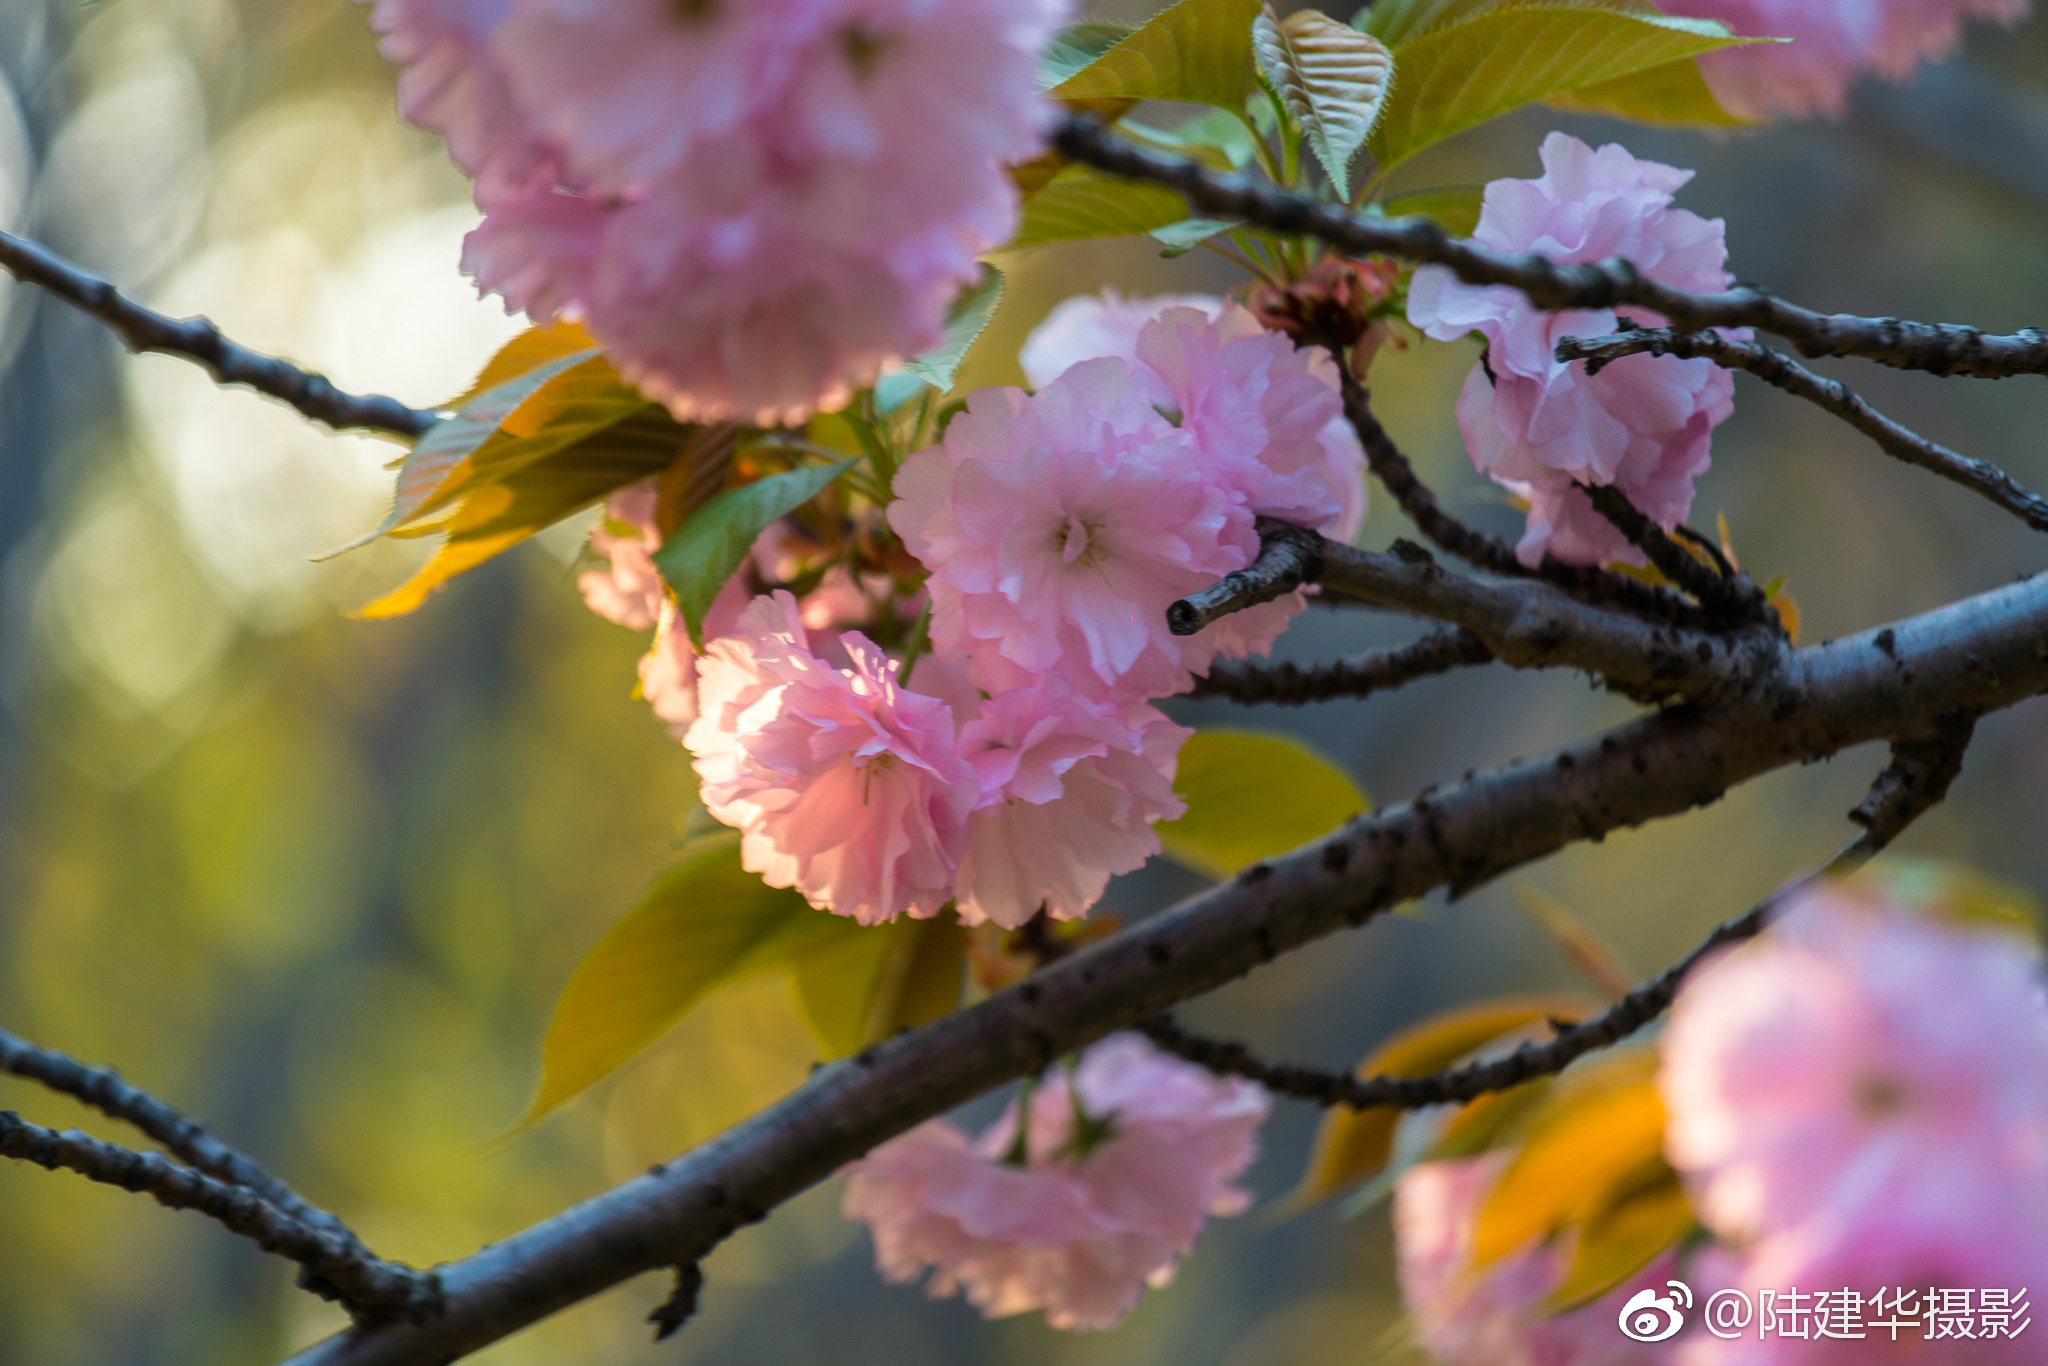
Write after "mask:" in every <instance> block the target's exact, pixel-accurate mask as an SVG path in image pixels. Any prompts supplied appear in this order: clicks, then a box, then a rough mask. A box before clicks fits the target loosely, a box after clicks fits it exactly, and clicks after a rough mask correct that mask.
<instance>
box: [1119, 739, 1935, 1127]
mask: <svg viewBox="0 0 2048 1366" xmlns="http://www.w3.org/2000/svg"><path fill="white" fill-rule="evenodd" d="M1969 738H1970V726H1969V725H1968V724H1967V723H1965V724H1962V725H1960V726H1957V727H1954V728H1951V729H1950V730H1948V731H1946V732H1944V733H1942V734H1940V735H1938V736H1935V737H1932V738H1929V739H1923V740H1914V741H1902V742H1900V743H1897V744H1895V745H1894V746H1893V747H1892V759H1891V762H1890V763H1889V764H1887V765H1886V766H1885V769H1884V772H1882V773H1880V774H1879V775H1878V777H1877V780H1876V781H1875V782H1874V783H1873V784H1872V786H1871V790H1870V795H1869V796H1868V797H1866V798H1865V799H1864V801H1863V804H1862V805H1861V806H1859V807H1857V808H1856V810H1855V811H1853V812H1851V813H1850V816H1851V819H1853V820H1855V821H1857V822H1858V823H1859V824H1861V825H1863V826H1864V831H1863V833H1862V834H1860V835H1858V836H1857V837H1856V838H1855V839H1853V840H1851V841H1849V843H1847V844H1845V845H1844V846H1842V848H1841V850H1840V851H1839V852H1838V853H1836V855H1835V856H1834V857H1833V858H1832V859H1830V860H1829V861H1828V862H1827V863H1826V864H1825V865H1823V866H1822V867H1821V868H1819V869H1817V870H1815V871H1814V872H1811V873H1808V874H1807V875H1806V876H1804V877H1802V878H1799V879H1798V880H1797V881H1795V882H1792V883H1789V884H1787V885H1786V886H1784V887H1781V888H1779V889H1778V890H1777V891H1775V892H1773V893H1771V894H1770V895H1769V896H1767V897H1765V898H1764V899H1763V900H1762V901H1759V902H1758V903H1757V904H1756V905H1754V906H1752V907H1750V908H1749V909H1748V910H1746V911H1744V912H1743V913H1742V914H1741V915H1739V916H1736V917H1735V918H1734V919H1733V920H1729V921H1725V922H1723V923H1722V924H1720V925H1717V926H1715V928H1714V930H1713V932H1712V933H1711V934H1709V935H1708V936H1707V937H1706V938H1705V939H1703V940H1702V941H1700V943H1699V944H1698V945H1697V946H1696V947H1695V948H1694V949H1693V950H1692V952H1690V953H1688V954H1686V956H1685V957H1683V958H1681V959H1680V960H1679V961H1678V962H1677V963H1675V964H1673V965H1672V966H1671V967H1669V968H1667V969H1665V970H1664V971H1663V972H1661V973H1659V974H1657V976H1655V977H1652V978H1651V979H1650V980H1648V981H1647V982H1644V983H1642V984H1641V985H1639V986H1637V987H1635V988H1634V989H1633V990H1631V991H1630V992H1629V993H1628V994H1627V995H1625V996H1623V997H1622V998H1621V999H1620V1000H1619V1001H1617V1002H1615V1003H1614V1004H1613V1005H1612V1006H1610V1007H1608V1008H1607V1009H1606V1010H1604V1011H1602V1012H1601V1013H1600V1014H1598V1015H1596V1016H1594V1017H1593V1018H1592V1019H1589V1020H1584V1021H1581V1022H1580V1023H1577V1024H1574V1025H1571V1026H1570V1027H1568V1028H1564V1029H1560V1030H1559V1031H1558V1032H1557V1034H1556V1035H1555V1036H1554V1037H1552V1038H1550V1039H1548V1040H1546V1041H1545V1042H1543V1043H1526V1044H1523V1045H1522V1046H1521V1047H1520V1048H1517V1049H1516V1050H1515V1051H1514V1052H1512V1053H1509V1054H1506V1055H1505V1056H1503V1057H1499V1058H1491V1059H1488V1060H1486V1061H1483V1062H1475V1063H1470V1064H1467V1065H1466V1066H1464V1067H1455V1068H1451V1069H1448V1070H1446V1071H1442V1072H1434V1073H1431V1074H1430V1075H1428V1076H1424V1077H1400V1076H1375V1077H1357V1076H1353V1075H1352V1074H1350V1073H1349V1072H1330V1071H1325V1070H1323V1069H1320V1068H1313V1067H1298V1066H1295V1065H1294V1064H1292V1063H1276V1062H1268V1061H1266V1060H1265V1059H1263V1058H1260V1057H1258V1056H1257V1055H1256V1054H1254V1053H1253V1052H1252V1051H1251V1050H1250V1049H1248V1048H1246V1047H1245V1046H1244V1045H1243V1044H1238V1043H1229V1042H1225V1041H1222V1040H1217V1039H1207V1038H1203V1037H1202V1036H1201V1035H1199V1034H1192V1033H1190V1032H1188V1031H1187V1030H1185V1029H1183V1028H1181V1027H1180V1025H1178V1024H1176V1023H1175V1022H1174V1021H1173V1019H1172V1018H1171V1017H1170V1016H1166V1015H1156V1016H1154V1017H1152V1018H1151V1019H1149V1020H1146V1021H1144V1022H1142V1023H1140V1024H1139V1025H1138V1026H1137V1028H1138V1029H1139V1030H1140V1031H1142V1032H1143V1033H1144V1035H1145V1036H1146V1037H1147V1038H1149V1039H1151V1040H1152V1042H1153V1043H1155V1044H1157V1045H1158V1046H1159V1047H1161V1048H1163V1049H1165V1050H1166V1051H1167V1052H1169V1053H1172V1054H1174V1055H1176V1056H1178V1057H1181V1058H1185V1059H1186V1060H1187V1061H1189V1062H1192V1063H1195V1064H1197V1065H1198V1066H1201V1067H1206V1068H1208V1069H1209V1070H1210V1071H1212V1072H1215V1073H1218V1074H1220V1075H1224V1076H1236V1077H1246V1078H1249V1079H1250V1080H1252V1081H1256V1082H1258V1083H1259V1084H1260V1085H1261V1086H1264V1087H1265V1088H1266V1089H1267V1090H1269V1091H1273V1092H1275V1093H1277V1094H1279V1095H1285V1096H1292V1097H1294V1098H1295V1099H1297V1100H1307V1101H1313V1102H1314V1103H1316V1104H1318V1105H1324V1106H1332V1105H1345V1106H1349V1107H1351V1108H1352V1109H1354V1110H1363V1109H1370V1108H1373V1107H1377V1106H1391V1107H1396V1108H1400V1109H1406V1110H1413V1109H1418V1108H1420V1107H1422V1106H1425V1105H1442V1104H1446V1103H1448V1102H1452V1101H1467V1100H1471V1099H1473V1098H1474V1097H1477V1096H1481V1095H1485V1094H1486V1093H1487V1092H1490V1091H1505V1090H1507V1089H1508V1088H1510V1087H1514V1086H1520V1085H1522V1084H1523V1083H1524V1082H1528V1081H1533V1080H1535V1079H1536V1078H1537V1077H1544V1076H1552V1075H1554V1074H1556V1073H1558V1072H1562V1071H1563V1070H1564V1069H1565V1068H1566V1067H1568V1066H1570V1065H1571V1064H1572V1063H1573V1062H1576V1061H1577V1060H1578V1059H1580V1058H1582V1057H1584V1056H1585V1055H1586V1054H1588V1053H1592V1052H1595V1051H1597V1050H1599V1049H1602V1048H1606V1047H1609V1046H1610V1045H1613V1044H1616V1043H1619V1042H1621V1041H1622V1040H1623V1039H1625V1038H1627V1037H1628V1036H1629V1035H1631V1034H1633V1033H1635V1032H1636V1031H1637V1030H1638V1029H1641V1028H1642V1027H1643V1026H1644V1025H1646V1024H1648V1023H1650V1021H1652V1020H1654V1019H1656V1018H1657V1017H1658V1016H1659V1015H1662V1014H1663V1013H1664V1012H1665V1011H1666V1010H1668V1009H1670V1008H1671V1003H1672V1001H1673V1000H1675V999H1676V998H1677V996H1678V989H1679V987H1680V986H1681V985H1683V983H1684V982H1685V979H1686V977H1687V976H1689V975H1690V974H1691V973H1692V972H1693V970H1694V969H1695V968H1697V967H1698V966H1699V965H1700V964H1701V963H1702V962H1704V961H1705V960H1706V959H1707V958H1708V957H1709V956H1710V955H1712V954H1713V953H1715V952H1716V951H1718V950H1720V949H1723V948H1725V947H1727V946H1728V945H1730V944H1735V943H1740V942H1741V941H1742V940H1745V939H1750V938H1753V937H1755V936H1756V935H1757V934H1758V933H1760V932H1761V931H1762V930H1763V928H1764V927H1765V926H1766V925H1767V924H1769V923H1770V921H1771V919H1772V918H1773V916H1775V914H1776V913H1777V911H1778V909H1779V908H1780V907H1782V906H1783V905H1785V904H1786V903H1787V902H1788V901H1790V900H1791V899H1792V898H1793V897H1794V896H1795V895H1796V894H1798V893H1799V892H1801V891H1803V890H1805V889H1806V888H1807V887H1809V886H1811V885H1813V884H1814V883H1815V882H1817V881H1819V880H1821V879H1823V878H1829V877H1841V876H1844V875H1846V874H1848V873H1851V872H1854V871H1855V870H1856V869H1857V868H1860V867H1862V866H1863V865H1864V864H1865V863H1868V862H1869V861H1870V860H1871V859H1872V858H1873V857H1874V856H1876V854H1877V853H1878V851H1880V850H1882V849H1883V848H1884V847H1885V846H1886V845H1887V844H1890V843H1891V842H1892V841H1893V840H1894V839H1896V838H1897V837H1898V835H1899V833H1900V832H1901V831H1903V830H1904V829H1905V828H1906V827H1907V826H1908V825H1910V824H1912V823H1913V821H1914V820H1916V819H1918V818H1919V817H1920V816H1921V815H1922V814H1924V813H1925V812H1926V811H1928V810H1929V809H1930V808H1932V807H1933V806H1935V805H1936V804H1937V803H1939V802H1940V801H1941V800H1942V798H1943V797H1945V796H1946V795H1947V794H1948V788H1949V784H1950V783H1951V782H1953V781H1954V780H1955V776H1956V774H1957V773H1959V772H1960V771H1961V769H1962V761H1963V752H1964V750H1965V749H1967V748H1968V746H1969Z"/></svg>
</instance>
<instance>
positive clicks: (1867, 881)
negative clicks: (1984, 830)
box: [1849, 854, 2043, 939]
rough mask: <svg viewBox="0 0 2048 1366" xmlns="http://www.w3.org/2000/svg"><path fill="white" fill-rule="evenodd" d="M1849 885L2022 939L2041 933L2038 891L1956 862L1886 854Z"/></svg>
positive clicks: (1859, 873)
mask: <svg viewBox="0 0 2048 1366" xmlns="http://www.w3.org/2000/svg"><path fill="white" fill-rule="evenodd" d="M1849 885H1850V886H1851V887H1855V888H1862V889H1866V890H1869V891H1873V892H1876V893H1877V894H1879V895H1880V896H1883V897H1884V898H1885V899H1887V900H1889V901H1897V902H1903V903H1904V904H1905V905H1907V906H1909V907H1911V908H1912V909H1914V910H1916V911H1918V912H1920V913H1921V914H1922V915H1931V916H1934V917H1936V918H1938V919H1941V920H1948V921H1952V922H1955V923H1957V924H1962V925H1974V926H1976V927H1978V928H1981V929H1994V930H2005V931H2008V932H2010V933H2012V934H2016V935H2019V936H2020V937H2022V938H2026V939H2038V938H2039V936H2040V933H2041V926H2042V924H2043V917H2042V908H2041V899H2040V898H2039V897H2038V896H2036V895H2034V893H2032V892H2030V891H2028V890H2027V889H2026V888H2024V887H2021V886H2018V885H2017V884H2014V883H2010V882H2004V881H2001V880H2000V879H1998V878H1994V877H1990V876H1987V875H1986V874H1984V873H1980V872H1978V871H1976V870H1975V869H1973V868H1965V867H1963V866H1961V865H1960V864H1954V863H1944V862H1942V861H1941V860H1939V859H1918V858H1906V857H1903V856H1901V855H1898V854H1887V855H1885V856H1884V857H1883V858H1881V859H1879V860H1877V861H1876V862H1875V863H1872V864H1870V865H1868V866H1867V867H1865V868H1864V869H1863V870H1862V871H1860V872H1858V873H1857V874H1856V875H1855V876H1854V877H1852V878H1850V879H1849Z"/></svg>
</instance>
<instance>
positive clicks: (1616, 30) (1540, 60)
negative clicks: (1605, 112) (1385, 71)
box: [1368, 4, 1754, 170]
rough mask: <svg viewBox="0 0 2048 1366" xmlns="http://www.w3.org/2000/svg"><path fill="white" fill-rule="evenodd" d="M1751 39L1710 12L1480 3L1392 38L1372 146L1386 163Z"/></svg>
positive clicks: (1386, 166)
mask: <svg viewBox="0 0 2048 1366" xmlns="http://www.w3.org/2000/svg"><path fill="white" fill-rule="evenodd" d="M1751 41H1754V40H1752V39H1746V38H1735V37H1732V36H1730V35H1729V33H1728V30H1727V29H1725V28H1723V27H1722V26H1721V25H1719V24H1716V23H1713V22H1711V21H1709V20H1705V19H1676V18H1669V17H1667V16H1664V15H1661V14H1647V13H1636V12H1632V11H1629V10H1623V9H1610V8H1606V7H1603V6H1597V5H1570V4H1535V5H1515V6H1512V7H1502V8H1498V9H1485V10H1481V11H1479V12H1477V13H1475V14H1472V15H1470V16H1469V17H1467V18H1465V19H1463V20H1461V21H1459V22H1455V23H1449V24H1441V25H1438V26H1437V27H1434V28H1431V29H1429V30H1427V31H1426V32H1422V33H1420V34H1419V35H1418V36H1415V37H1413V38H1411V39H1409V40H1408V41H1406V42H1404V43H1400V44H1397V45H1396V46H1395V49H1394V59H1395V61H1396V63H1397V64H1398V66H1399V70H1400V80H1399V81H1398V82H1396V84H1395V86H1394V91H1393V94H1392V95H1391V96H1389V97H1388V99H1387V102H1386V111H1385V113H1384V114H1383V115H1382V116H1381V119H1380V123H1379V128H1378V130H1377V131H1376V132H1375V133H1374V134H1373V137H1372V140H1371V142H1370V143H1369V144H1368V145H1369V146H1370V148H1371V150H1372V154H1373V157H1374V159H1375V160H1377V161H1378V162H1379V165H1380V167H1381V169H1382V170H1385V169H1389V168H1391V167H1393V166H1395V165H1398V164H1399V163H1400V162H1402V161H1404V160H1406V159H1407V158H1408V157H1410V156H1413V155H1414V154H1415V153H1416V152H1419V151H1421V150H1422V149H1423V148H1425V147H1427V146H1429V145H1431V144H1432V143H1435V142H1440V141H1442V140H1443V139H1444V138H1447V137H1449V136H1451V135H1452V134H1453V133H1460V132H1463V131H1464V130H1465V129H1467V128H1470V127H1472V126H1474V125H1475V124H1480V123H1484V122H1486V121H1487V120H1488V119H1493V118H1498V117H1499V116H1500V115H1502V114H1505V113H1508V112H1509V111H1510V110H1514V109H1519V108H1521V107H1522V106H1523V105H1525V104H1532V103H1534V102H1536V101H1538V100H1550V99H1556V98H1558V97H1559V96H1562V95H1566V94H1569V93H1570V92H1572V91H1576V90H1581V89H1584V88H1585V87H1587V86H1596V85H1600V84H1602V83H1605V82H1610V81H1615V80H1619V79H1621V78H1622V77H1625V76H1631V75H1634V74H1635V73H1636V72H1639V71H1645V70H1648V69H1650V68H1652V67H1657V66H1662V65H1663V64H1665V63H1667V62H1678V61H1685V60H1687V59H1689V58H1693V57H1697V56H1699V55H1700V54H1701V53H1705V52H1713V51H1717V50H1719V49H1721V48H1725V47H1732V46H1735V45H1737V44H1740V43H1747V42H1751Z"/></svg>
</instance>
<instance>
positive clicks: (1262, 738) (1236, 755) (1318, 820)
mask: <svg viewBox="0 0 2048 1366" xmlns="http://www.w3.org/2000/svg"><path fill="white" fill-rule="evenodd" d="M1173 786H1174V790H1175V791H1176V792H1178V793H1179V794H1180V796H1181V798H1182V800H1184V801H1186V802H1187V804H1188V810H1187V814H1186V815H1185V816H1182V817H1181V818H1180V819H1179V820H1177V821H1173V822H1171V823H1169V824H1163V825H1161V826H1160V827H1159V838H1160V842H1161V843H1162V844H1163V845H1164V846H1165V850H1166V856H1167V857H1168V858H1170V859H1173V860H1174V861H1175V862H1177V863H1183V864H1186V865H1187V866H1188V867H1190V868H1192V869H1194V870H1195V871H1196V872H1198V873H1203V874H1206V875H1208V876H1209V877H1212V878H1219V879H1220V878H1225V877H1228V876H1230V875H1231V874H1232V873H1234V872H1236V871H1237V870H1238V869H1239V868H1242V867H1245V866H1246V865H1247V864H1252V863H1256V862H1258V861H1259V860H1260V859H1264V858H1271V857H1272V856H1273V855H1275V854H1283V853H1285V852H1287V851H1288V850H1289V849H1293V848H1296V847H1297V846H1299V845H1302V844H1306V843H1307V842H1308V841H1310V840H1312V839H1314V838H1316V837H1317V836H1318V835H1326V834H1328V833H1329V832H1330V831H1332V830H1334V829H1336V828H1337V827H1338V826H1339V825H1342V824H1343V823H1344V822H1345V821H1347V820H1350V819H1351V818H1352V817H1353V816H1355V815H1357V814H1358V813H1359V812H1361V811H1365V810H1368V809H1370V807H1371V805H1372V804H1371V803H1370V802H1369V801H1367V800H1366V796H1365V793H1363V792H1361V791H1360V790H1359V788H1358V785H1357V784H1356V783H1354V782H1352V781H1351V778H1350V776H1349V775H1347V774H1346V773H1345V772H1344V771H1343V770H1342V769H1340V768H1338V767H1337V766H1336V765H1335V764H1333V763H1331V762H1330V761H1329V760H1328V759H1325V758H1324V757H1323V756H1321V755H1320V754H1317V753H1316V752H1315V751H1313V750H1311V749H1309V748H1308V747H1307V746H1306V745H1304V744H1302V743H1301V742H1300V741H1299V740H1295V739H1291V738H1289V737H1288V736H1284V735H1269V734H1262V733H1258V732H1254V731H1238V730H1202V731H1197V732H1195V734H1194V735H1193V736H1192V737H1190V738H1189V740H1188V742H1187V744H1186V745H1185V746H1183V747H1182V749H1181V752H1180V768H1179V776H1177V777H1176V778H1175V779H1174V784H1173Z"/></svg>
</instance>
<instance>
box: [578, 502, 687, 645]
mask: <svg viewBox="0 0 2048 1366" xmlns="http://www.w3.org/2000/svg"><path fill="white" fill-rule="evenodd" d="M659 498H660V492H659V490H658V489H657V488H656V486H655V482H654V481H653V480H652V479H643V480H641V481H640V482H639V483H637V484H628V485H627V486H626V487H625V488H622V489H620V490H619V491H618V492H616V493H614V494H613V495H612V496H611V497H609V498H607V499H606V500H605V504H604V517H603V519H602V520H601V521H599V522H598V524H597V525H596V526H594V527H592V528H591V529H590V549H591V551H592V552H593V553H594V554H596V555H598V556H599V557H601V558H602V559H603V560H604V563H603V564H602V565H593V566H592V567H590V568H589V569H586V570H584V571H583V572H582V573H581V574H578V575H577V576H576V586H577V587H578V588H580V589H582V591H583V602H584V605H585V606H587V607H589V608H590V610H591V611H593V612H595V613H597V614H598V615H599V616H601V617H603V618H604V619H605V620H606V621H615V622H617V623H618V624H619V625H621V626H625V627H628V628H630V629H632V630H635V631H646V630H650V629H652V628H653V627H654V625H655V624H656V623H657V622H659V621H660V620H661V609H662V605H663V603H665V602H666V601H667V599H668V589H667V587H666V585H664V584H663V583H662V579H661V571H660V570H659V569H656V568H655V567H654V552H655V551H657V550H659V549H661V532H660V531H659V530H657V529H656V527H655V525H654V507H655V503H656V502H657V501H658V500H659ZM615 526H616V527H618V528H619V530H617V531H614V530H613V529H612V528H613V527H615Z"/></svg>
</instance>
